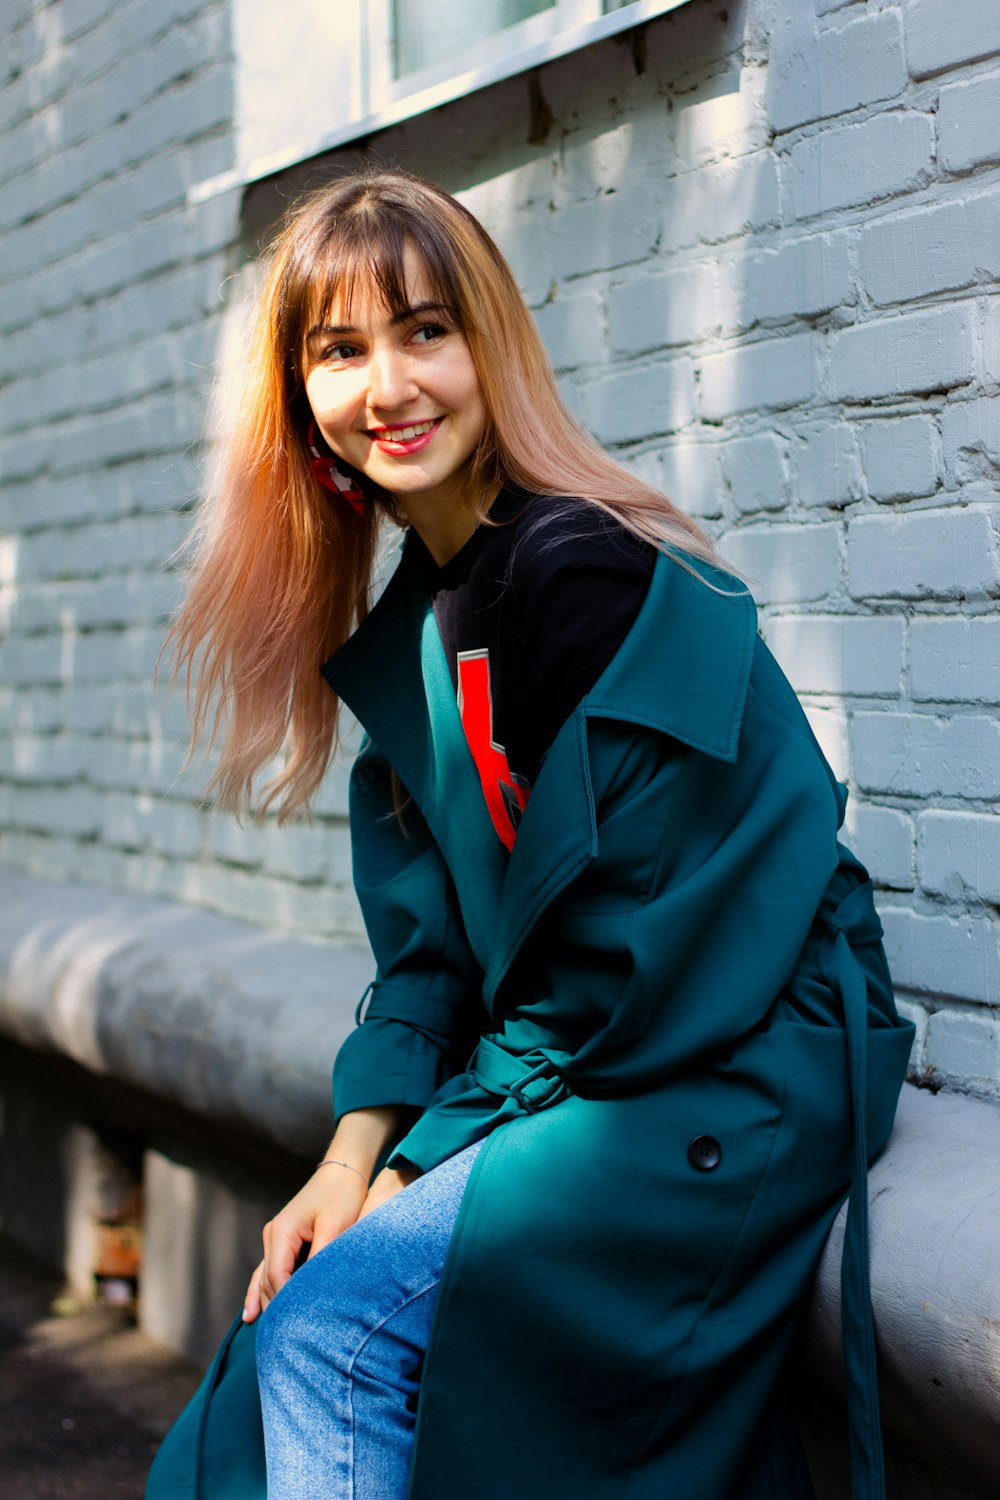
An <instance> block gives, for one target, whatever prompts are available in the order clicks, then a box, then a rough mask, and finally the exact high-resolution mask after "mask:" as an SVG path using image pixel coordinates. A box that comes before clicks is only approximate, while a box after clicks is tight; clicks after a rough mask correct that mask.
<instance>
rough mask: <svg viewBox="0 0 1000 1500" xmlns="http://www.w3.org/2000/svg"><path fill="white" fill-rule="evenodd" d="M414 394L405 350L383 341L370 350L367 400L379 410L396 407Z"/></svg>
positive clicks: (410, 398) (414, 390) (394, 408)
mask: <svg viewBox="0 0 1000 1500" xmlns="http://www.w3.org/2000/svg"><path fill="white" fill-rule="evenodd" d="M416 394H417V391H416V386H415V384H414V381H413V379H412V376H411V373H410V371H409V368H408V361H407V358H406V355H405V353H404V352H403V351H402V350H400V349H397V348H393V347H390V346H385V345H383V346H382V347H381V348H379V347H376V348H375V349H373V350H372V355H371V359H370V361H369V364H368V402H369V405H370V406H371V407H372V408H373V409H375V410H378V411H381V412H387V411H395V410H398V408H400V407H402V406H405V405H406V403H407V402H408V401H411V400H412V399H413V397H414V396H415V395H416Z"/></svg>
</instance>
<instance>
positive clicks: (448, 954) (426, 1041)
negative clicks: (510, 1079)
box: [333, 743, 485, 1120]
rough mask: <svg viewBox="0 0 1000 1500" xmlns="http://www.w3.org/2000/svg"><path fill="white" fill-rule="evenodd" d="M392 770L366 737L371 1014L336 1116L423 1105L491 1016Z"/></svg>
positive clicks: (359, 772)
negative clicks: (400, 806) (400, 805)
mask: <svg viewBox="0 0 1000 1500" xmlns="http://www.w3.org/2000/svg"><path fill="white" fill-rule="evenodd" d="M390 777H391V773H390V770H389V766H388V764H387V763H386V761H385V760H384V759H383V757H382V756H381V755H380V754H379V752H378V751H377V749H376V748H375V747H374V746H373V745H372V744H371V743H369V744H367V745H366V746H365V747H364V748H363V749H362V751H361V753H360V754H359V756H358V758H357V760H356V761H355V764H354V768H353V770H352V773H351V787H350V816H351V827H352V830H355V832H354V833H353V834H352V840H353V862H354V884H355V889H356V890H357V894H358V900H359V902H360V904H361V910H362V914H363V916H364V919H365V925H366V927H367V930H368V937H369V941H370V943H371V947H372V951H373V953H374V955H375V961H376V977H375V980H374V983H373V984H372V986H371V998H370V1000H369V1002H368V1006H367V1011H366V1014H365V1018H364V1020H363V1021H362V1022H361V1023H360V1024H359V1025H358V1026H357V1027H356V1028H355V1030H354V1031H353V1032H351V1034H350V1035H349V1036H348V1037H347V1039H346V1041H345V1042H344V1043H343V1045H342V1046H341V1048H340V1051H339V1052H338V1054H337V1058H336V1061H335V1063H334V1070H333V1101H334V1114H335V1117H336V1119H337V1120H339V1119H340V1118H341V1116H343V1115H345V1114H348V1113H349V1112H350V1111H352V1110H356V1109H364V1108H371V1107H374V1106H377V1105H390V1104H400V1105H413V1106H416V1107H417V1108H423V1107H424V1106H425V1105H426V1104H427V1103H428V1101H429V1100H430V1099H431V1098H432V1096H433V1095H434V1094H435V1092H436V1091H437V1090H438V1088H439V1087H440V1086H441V1085H442V1084H443V1083H444V1082H445V1081H446V1080H447V1079H448V1078H449V1077H451V1076H452V1074H454V1073H455V1072H456V1070H457V1069H459V1068H461V1067H462V1066H464V1064H465V1062H466V1061H467V1059H468V1056H469V1053H470V1052H471V1050H472V1048H473V1046H474V1045H475V1042H476V1038H477V1037H478V1036H479V1034H480V1031H481V1030H482V1021H483V1020H484V1018H485V1012H484V1009H483V1005H482V999H481V995H482V979H483V975H482V970H481V968H480V967H479V964H478V963H477V961H476V959H475V956H474V954H473V952H472V950H471V948H470V946H469V942H468V939H467V937H466V934H465V929H464V927H463V924H462V920H461V917H460V915H459V912H458V906H457V901H456V898H455V893H454V888H453V885H452V881H451V876H450V874H449V872H448V869H447V867H446V865H445V862H444V860H443V858H442V856H441V854H440V852H439V850H438V848H437V845H436V844H435V842H434V840H433V839H432V837H431V834H430V832H429V830H428V828H427V825H426V823H425V822H424V820H423V818H422V817H421V815H420V813H419V811H418V810H417V808H416V806H415V805H414V804H413V803H412V802H410V803H408V804H407V805H406V807H405V809H404V811H403V815H402V819H400V818H398V817H397V816H396V811H395V808H394V804H393V797H392V786H391V779H390ZM404 795H405V794H404ZM358 829H363V830H364V837H363V838H362V837H358V836H357V832H356V830H358ZM358 1009H359V1012H360V1010H361V1006H359V1007H358Z"/></svg>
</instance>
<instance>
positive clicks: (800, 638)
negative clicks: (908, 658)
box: [767, 615, 903, 697]
mask: <svg viewBox="0 0 1000 1500" xmlns="http://www.w3.org/2000/svg"><path fill="white" fill-rule="evenodd" d="M767 643H768V645H769V646H770V648H771V650H772V651H773V652H774V654H775V656H776V657H777V658H778V661H779V662H780V663H781V666H782V667H783V669H784V671H785V672H786V674H787V675H788V678H789V680H790V682H791V683H792V686H793V687H794V688H795V689H796V691H797V692H802V693H838V694H842V693H849V694H852V695H858V696H865V695H872V694H874V695H877V696H884V697H894V696H895V695H896V694H897V693H898V692H899V686H900V678H901V676H902V671H903V622H902V620H901V619H900V618H898V617H896V616H892V615H861V616H853V617H845V616H842V615H841V616H836V615H826V616H824V615H779V616H777V618H774V619H771V620H769V621H768V625H767Z"/></svg>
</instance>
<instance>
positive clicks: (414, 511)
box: [396, 484, 500, 568]
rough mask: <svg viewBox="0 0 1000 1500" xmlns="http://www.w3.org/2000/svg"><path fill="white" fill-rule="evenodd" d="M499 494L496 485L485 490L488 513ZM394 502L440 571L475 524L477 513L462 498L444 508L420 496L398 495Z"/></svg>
mask: <svg viewBox="0 0 1000 1500" xmlns="http://www.w3.org/2000/svg"><path fill="white" fill-rule="evenodd" d="M499 493H500V486H499V485H498V484H497V485H493V486H491V488H490V489H489V490H486V491H484V493H483V505H484V506H485V508H486V509H487V510H489V508H490V506H491V505H492V504H493V502H494V500H495V499H496V497H497V495H498V494H499ZM396 500H397V502H398V504H399V506H400V509H401V510H403V511H404V512H405V514H406V516H407V519H408V520H409V522H410V525H411V526H412V527H413V529H414V531H415V532H416V533H417V535H418V536H419V538H420V540H421V541H422V542H423V544H424V546H425V547H426V548H427V550H428V552H429V553H430V555H431V557H432V558H433V559H434V561H435V563H436V564H437V565H438V567H439V568H443V567H444V565H445V563H446V562H450V561H451V559H452V558H453V557H454V556H455V554H456V552H460V551H461V549H462V548H463V547H464V546H465V544H466V542H467V541H468V540H469V538H470V536H471V535H472V533H473V532H474V531H475V529H476V526H477V524H478V517H477V514H476V511H475V510H474V509H473V508H472V506H471V505H470V504H469V502H468V500H467V499H466V498H465V497H464V496H463V497H462V498H461V499H459V500H456V502H455V503H453V504H451V505H447V506H445V505H442V504H441V501H440V499H439V498H437V497H431V496H423V495H405V496H404V495H397V496H396Z"/></svg>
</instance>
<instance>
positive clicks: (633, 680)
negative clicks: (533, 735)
mask: <svg viewBox="0 0 1000 1500" xmlns="http://www.w3.org/2000/svg"><path fill="white" fill-rule="evenodd" d="M420 564H421V559H420V555H419V553H418V551H417V544H416V543H415V542H414V539H413V538H412V537H408V538H407V541H406V543H405V544H404V547H403V555H402V558H401V560H400V563H399V566H398V567H397V569H396V571H395V573H394V574H393V575H392V578H391V579H390V580H389V583H388V584H387V585H386V588H385V590H384V591H383V593H382V595H381V597H380V598H379V600H378V602H377V603H376V604H375V606H374V608H373V609H372V611H371V612H370V614H369V615H368V617H367V619H366V620H365V621H364V622H363V623H362V624H361V625H360V626H359V627H358V629H357V630H356V631H355V633H354V634H353V635H352V636H351V637H350V639H349V640H348V641H347V642H346V643H345V644H344V646H342V647H341V649H340V650H339V651H338V652H337V653H336V654H335V655H334V656H332V657H331V658H330V660H329V661H327V662H326V663H324V665H323V667H322V669H321V670H322V673H323V676H324V677H325V678H326V680H327V682H328V683H329V684H330V686H331V687H332V688H333V690H334V691H335V692H336V693H337V694H338V695H339V697H340V698H341V699H342V700H343V701H344V703H346V704H347V706H348V708H350V710H351V711H352V712H353V713H354V714H355V716H356V717H357V718H358V720H359V721H360V722H361V724H362V725H363V727H364V728H365V729H366V730H367V731H368V733H369V735H370V736H371V738H372V739H373V740H374V742H375V744H376V745H377V746H378V748H379V750H380V751H381V753H382V754H383V755H384V756H385V757H386V759H387V760H388V761H389V763H390V764H391V765H392V766H393V767H394V768H395V770H396V772H397V773H398V775H399V777H400V779H401V780H402V782H403V784H404V785H405V786H406V788H407V790H408V791H409V793H410V794H411V796H412V797H413V799H414V801H415V802H416V804H417V806H418V807H419V808H420V811H421V813H422V814H423V816H424V818H425V819H426V821H427V824H428V826H429V828H430V830H431V833H432V834H433V836H434V838H435V840H436V842H437V844H438V847H439V848H440V849H441V852H442V854H443V856H444V858H445V861H446V863H447V864H448V867H449V869H450V871H451V873H452V877H453V879H454V882H455V887H456V890H457V892H458V897H459V902H460V906H461V910H462V917H463V920H464V922H465V926H466V931H467V933H468V936H469V941H470V943H471V944H472V947H473V950H474V951H475V953H476V956H477V958H478V959H479V962H480V963H481V965H482V967H483V968H484V970H485V971H486V974H487V979H486V987H485V994H486V999H487V1002H488V1003H489V1001H490V1000H491V999H492V997H493V995H494V994H495V992H496V989H497V987H498V986H499V984H500V981H501V980H502V978H503V976H504V974H505V973H506V972H507V970H508V968H509V966H510V964H511V962H512V961H513V958H514V955H515V954H516V952H517V950H518V949H519V947H520V946H521V944H522V943H523V941H524V939H525V937H526V936H527V935H528V933H529V932H530V931H531V929H532V927H533V926H534V925H535V923H536V922H537V920H538V918H539V916H540V915H541V913H542V912H543V911H544V910H545V909H546V907H547V906H548V905H549V904H550V903H551V901H552V900H553V899H554V898H555V896H557V895H558V893H559V892H560V891H561V890H562V889H563V888H564V887H565V886H566V885H567V884H568V883H569V881H571V880H572V879H573V878H574V877H575V876H576V875H577V874H579V873H580V871H581V870H583V869H584V868H585V867H586V865H587V864H589V862H590V861H591V860H592V859H593V858H594V856H595V855H596V853H597V825H596V811H595V806H594V793H593V788H592V786H591V780H590V768H589V762H588V756H587V730H586V722H587V719H589V718H611V719H622V720H625V721H628V722H631V723H634V724H644V725H647V726H649V727H651V728H653V729H656V730H659V731H661V732H662V733H664V734H668V735H671V736H672V737H673V738H675V739H678V740H681V741H683V743H684V744H686V745H689V746H691V748H692V749H695V750H698V751H701V752H702V753H704V754H706V755H710V756H713V757H715V758H716V759H718V760H721V761H727V762H732V761H734V760H735V759H736V751H737V743H738V739H739V730H740V722H741V718H742V713H743V706H744V702H745V698H746V691H747V683H748V680H749V673H750V661H751V656H752V653H753V641H754V632H755V626H756V613H755V610H754V605H753V600H752V598H751V596H750V594H749V592H748V591H747V590H746V589H745V587H744V586H743V585H742V584H739V583H738V582H737V581H735V580H734V579H733V578H732V576H731V575H730V574H727V573H725V572H722V571H721V570H719V569H716V568H713V567H710V566H709V565H708V564H706V563H702V562H701V561H692V562H691V566H692V567H693V568H694V570H695V571H694V573H691V572H689V571H688V569H687V567H685V566H682V565H681V564H680V563H678V562H677V561H675V560H674V559H673V558H671V557H669V556H666V555H661V556H660V557H659V558H657V561H656V566H655V568H654V570H653V575H652V579H651V581H650V586H649V590H648V592H647V595H646V598H645V600H644V602H643V606H642V608H641V610H640V612H639V614H638V616H637V617H636V620H635V622H634V624H633V626H632V628H631V630H630V631H629V634H628V636H627V637H626V639H625V641H624V642H623V644H622V646H621V647H620V648H619V650H618V652H617V654H616V656H615V657H614V659H613V660H612V662H611V663H610V665H609V666H608V667H607V668H606V670H605V671H604V672H603V673H602V675H601V677H600V678H599V679H598V681H597V683H596V684H595V686H594V688H593V689H592V690H591V692H590V693H589V694H588V695H587V696H586V698H584V700H583V702H582V703H581V704H580V706H579V708H578V709H577V711H576V713H575V714H573V715H571V717H570V718H569V719H568V720H567V722H566V723H565V724H564V725H563V726H562V729H561V730H560V731H559V733H558V734H557V736H556V738H555V741H554V742H553V744H552V746H551V748H550V750H549V752H548V754H547V756H546V757H545V760H544V762H543V765H542V768H541V771H540V772H539V775H538V778H537V780H536V783H535V786H534V788H533V790H532V794H531V797H530V799H529V801H528V806H527V808H526V809H525V812H524V815H523V817H522V819H521V823H520V826H519V828H518V835H517V839H516V841H515V844H514V850H513V853H512V854H511V856H510V859H509V863H508V857H507V855H506V852H505V851H504V849H503V846H502V845H501V843H500V841H499V839H498V838H497V836H496V833H495V831H494V829H493V826H492V823H491V822H490V818H489V814H488V812H487V810H486V804H485V800H484V798H483V795H482V789H481V786H480V783H479V776H478V773H477V771H476V767H475V764H474V762H473V759H472V756H471V753H470V752H469V749H468V746H467V744H466V742H465V736H464V733H463V730H462V725H461V720H460V717H459V713H458V707H457V704H456V702H455V694H454V691H453V689H452V684H451V677H450V672H449V670H448V666H447V663H446V662H445V660H444V651H443V648H442V647H441V642H440V638H439V636H438V633H437V628H436V625H435V622H434V614H433V609H432V607H431V601H430V598H429V596H428V593H427V588H426V583H425V574H424V571H423V568H422V566H421V565H420ZM703 580H705V581H703ZM708 584H711V585H714V587H709V586H707V585H708ZM719 590H727V591H728V592H725V593H723V592H719Z"/></svg>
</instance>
